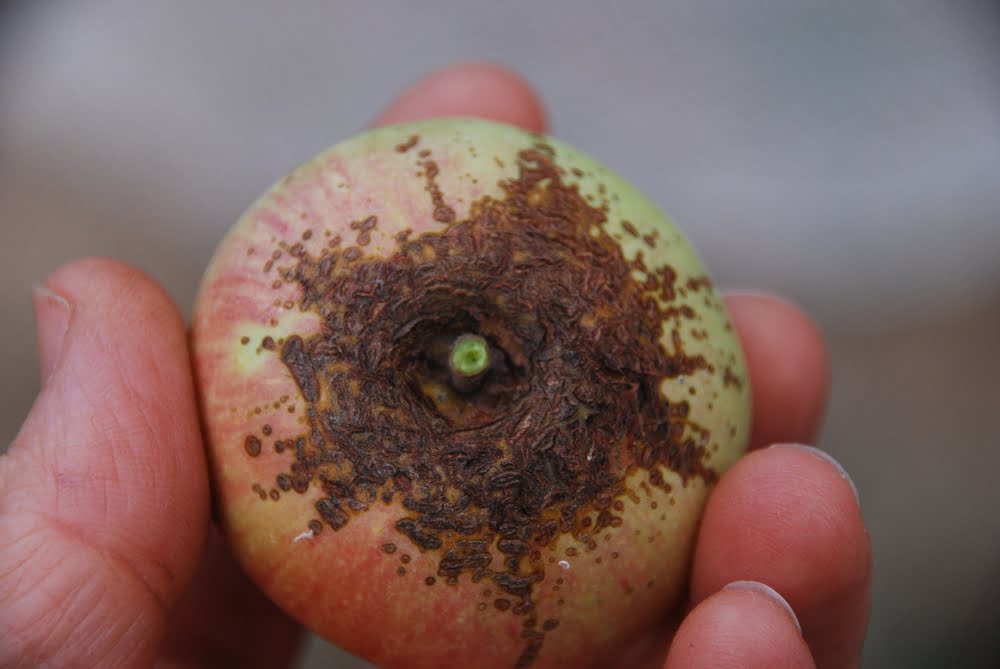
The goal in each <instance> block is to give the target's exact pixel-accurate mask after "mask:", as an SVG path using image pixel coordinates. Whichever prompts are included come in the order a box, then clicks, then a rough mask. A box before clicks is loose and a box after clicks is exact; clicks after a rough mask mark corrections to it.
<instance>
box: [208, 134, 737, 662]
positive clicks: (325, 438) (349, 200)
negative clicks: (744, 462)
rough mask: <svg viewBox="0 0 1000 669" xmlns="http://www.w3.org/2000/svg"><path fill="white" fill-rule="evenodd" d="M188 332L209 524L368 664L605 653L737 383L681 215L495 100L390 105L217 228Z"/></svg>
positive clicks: (652, 602) (665, 574)
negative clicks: (371, 123) (491, 105)
mask: <svg viewBox="0 0 1000 669" xmlns="http://www.w3.org/2000/svg"><path fill="white" fill-rule="evenodd" d="M192 346H193V355H194V364H195V369H196V375H197V383H198V388H199V393H200V402H201V409H202V412H203V420H204V426H205V434H206V439H207V443H208V451H209V459H210V464H211V470H212V476H213V485H214V492H215V496H216V504H217V509H218V515H219V518H220V522H221V524H222V527H223V529H224V531H225V533H226V534H227V536H228V539H229V541H230V542H231V544H232V547H233V549H234V550H235V553H236V555H237V556H238V558H239V560H240V562H241V564H242V565H243V567H244V568H245V569H246V571H247V572H248V573H249V574H250V576H251V577H252V578H253V579H254V581H255V582H256V583H257V584H258V585H259V586H260V588H261V589H262V590H263V591H264V592H265V593H267V594H268V595H269V596H270V597H271V598H272V599H273V600H274V601H275V602H277V603H278V604H279V605H280V606H281V607H283V608H284V609H285V610H286V611H288V613H289V614H291V615H292V616H294V617H295V618H297V619H298V620H300V621H302V623H304V624H305V625H306V626H307V627H309V628H310V629H312V630H314V631H315V632H317V633H318V634H320V635H321V636H323V637H325V638H326V639H328V640H330V641H331V642H333V643H335V644H337V645H339V646H341V647H343V648H344V649H346V650H347V651H349V652H352V653H354V654H356V655H358V656H360V657H362V658H365V659H367V660H369V661H371V662H374V663H375V664H378V665H380V666H383V667H389V668H410V667H434V668H441V667H467V666H476V667H478V668H479V669H487V668H491V667H503V668H505V669H510V668H512V667H528V666H531V667H534V668H538V669H541V668H542V667H563V666H570V665H572V666H575V667H582V666H602V665H604V664H606V663H607V662H608V660H609V658H610V657H612V656H613V655H614V653H615V652H616V651H619V650H620V649H621V648H622V647H623V645H625V644H626V643H627V642H629V641H630V640H632V639H634V638H636V637H637V636H638V635H640V634H641V633H642V632H643V631H645V630H648V629H649V628H650V627H651V626H652V625H655V624H656V623H657V622H658V621H661V620H663V618H664V616H665V615H667V614H668V613H669V612H670V610H671V608H672V607H675V606H676V605H677V604H678V603H679V602H680V600H681V599H682V598H683V596H684V592H685V584H686V578H687V573H688V569H689V565H690V559H691V552H692V545H693V539H694V536H695V532H696V529H697V526H698V521H699V515H700V513H701V510H702V508H703V505H704V502H705V499H706V496H707V495H708V493H709V491H710V489H711V487H712V485H713V483H714V482H715V481H716V480H717V479H718V477H719V476H720V475H721V474H722V472H724V471H725V470H726V469H727V468H728V467H729V466H730V465H731V464H732V463H733V462H734V461H735V460H736V459H737V458H738V457H739V455H740V454H741V453H742V452H743V450H744V449H745V447H746V443H747V438H748V432H749V411H750V410H749V387H748V383H747V378H746V372H745V369H744V364H743V358H742V354H741V351H740V348H739V343H738V341H737V337H736V335H735V333H734V332H733V330H732V328H731V326H730V324H729V321H728V318H727V314H726V311H725V307H724V304H723V302H722V300H721V299H720V297H719V295H718V294H717V293H716V292H715V291H714V289H713V287H712V283H711V281H710V280H709V278H708V276H707V275H706V273H705V270H704V269H703V267H702V265H701V264H700V262H699V260H698V258H697V256H696V255H695V253H694V251H693V250H692V248H691V246H690V245H689V243H688V242H687V241H686V240H685V238H684V237H683V236H682V235H681V233H680V232H679V231H678V230H677V228H675V227H674V225H673V224H672V223H671V222H670V221H669V220H668V219H667V218H666V217H665V216H664V215H663V214H662V213H660V212H659V211H658V209H657V208H656V207H655V205H653V204H652V203H651V202H650V200H648V199H647V198H646V197H644V196H643V195H642V194H640V193H639V192H637V191H636V190H635V189H634V188H633V187H631V186H629V185H628V184H627V183H625V182H624V181H623V180H622V179H621V178H619V177H618V176H616V175H615V174H613V173H612V172H611V171H610V170H608V169H607V168H605V167H603V166H601V165H600V164H598V163H597V162H595V161H594V160H593V159H591V158H589V157H587V156H585V155H584V154H582V153H580V152H578V151H576V150H575V149H573V148H571V147H569V146H567V145H566V144H564V143H562V142H560V141H558V140H555V139H552V138H550V137H546V136H542V135H537V134H532V133H528V132H525V131H523V130H519V129H517V128H513V127H509V126H506V125H502V124H498V123H493V122H488V121H481V120H462V119H438V120H431V121H422V122H417V123H411V124H404V125H398V126H392V127H386V128H381V129H378V130H374V131H372V132H368V133H365V134H362V135H360V136H358V137H355V138H353V139H350V140H348V141H346V142H344V143H342V144H339V145H337V146H335V147H333V148H332V149H330V150H328V151H326V152H325V153H322V154H320V155H319V156H318V157H316V158H314V159H312V160H311V161H309V162H307V163H305V164H304V165H302V166H301V167H299V168H298V169H296V170H295V171H294V172H292V173H291V174H290V175H289V176H287V177H285V178H284V179H283V180H281V181H280V182H279V183H277V184H276V185H275V186H274V187H272V188H271V189H270V190H269V191H268V192H267V193H266V194H265V195H264V196H263V197H262V198H260V199H259V200H258V201H257V202H256V203H255V204H254V205H253V206H252V207H251V208H250V209H249V210H248V211H247V212H246V214H244V216H243V217H242V218H241V219H240V221H239V222H238V223H237V224H236V225H235V226H234V227H233V228H232V230H231V231H230V232H229V233H228V235H227V236H226V237H225V239H224V240H223V242H222V243H221V245H220V247H219V249H218V251H217V252H216V254H215V257H214V259H213V260H212V262H211V265H210V266H209V268H208V270H207V272H206V274H205V277H204V280H203V284H202V287H201V290H200V293H199V296H198V300H197V304H196V307H195V312H194V319H193V324H192Z"/></svg>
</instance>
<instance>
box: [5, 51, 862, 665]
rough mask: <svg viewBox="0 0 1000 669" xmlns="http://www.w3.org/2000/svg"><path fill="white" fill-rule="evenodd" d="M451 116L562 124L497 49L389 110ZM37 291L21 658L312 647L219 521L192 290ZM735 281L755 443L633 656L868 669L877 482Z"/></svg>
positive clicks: (13, 590) (203, 659)
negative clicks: (685, 585) (834, 453)
mask: <svg viewBox="0 0 1000 669" xmlns="http://www.w3.org/2000/svg"><path fill="white" fill-rule="evenodd" d="M445 115H452V116H457V115H463V116H480V117H486V118H492V119H496V120H500V121H505V122H508V123H512V124H515V125H519V126H522V127H524V128H527V129H530V130H535V131H544V130H546V127H547V125H546V119H545V113H544V110H543V108H542V105H541V103H540V101H539V99H538V97H537V96H536V94H535V93H534V92H533V91H532V89H531V88H530V87H529V86H528V85H527V84H526V83H525V82H524V81H523V80H521V79H520V78H518V77H517V76H516V75H514V74H512V73H510V72H508V71H506V70H504V69H501V68H499V67H496V66H492V65H486V64H464V65H458V66H454V67H451V68H448V69H446V70H442V71H440V72H437V73H435V74H433V75H431V76H429V77H427V78H426V79H424V80H422V81H420V82H419V83H417V84H416V85H414V86H413V87H411V88H410V89H408V90H406V91H404V92H403V93H402V94H401V95H400V96H399V97H397V98H396V99H395V100H394V101H393V102H391V103H390V104H389V106H388V107H387V108H386V109H385V111H384V112H383V113H382V114H381V115H380V116H379V117H378V118H377V119H376V121H375V125H381V124H387V123H394V122H400V121H406V120H416V119H419V118H426V117H434V116H445ZM34 298H35V300H34V303H35V316H36V324H37V331H38V348H39V354H40V364H41V374H42V379H43V388H42V391H41V393H40V394H39V396H38V398H37V400H36V401H35V403H34V406H33V407H32V409H31V411H30V413H29V415H28V417H27V419H26V420H25V422H24V425H23V427H22V428H21V431H20V432H19V434H18V436H17V437H16V439H15V440H14V442H13V443H12V444H11V447H10V449H9V450H8V452H7V453H6V454H4V455H3V456H0V667H12V668H13V667H17V668H21V667H25V668H27V667H86V668H98V667H148V666H155V667H160V668H181V667H184V668H195V667H205V668H208V667H213V668H218V667H240V668H241V669H246V668H253V667H261V668H265V667H266V668H268V669H272V668H274V667H282V666H291V665H292V664H293V663H294V661H295V656H296V652H297V648H298V644H299V641H300V637H301V630H300V628H299V627H298V625H296V624H295V623H294V622H293V621H291V620H290V619H288V618H287V617H286V616H285V615H284V614H282V613H281V612H280V611H279V610H278V609H277V608H275V607H274V606H273V605H272V604H271V603H270V602H269V601H267V600H266V599H265V598H264V596H263V595H262V594H261V593H260V592H259V591H258V590H257V589H256V588H255V587H254V586H253V585H252V584H251V583H250V582H249V581H248V580H247V579H246V577H245V576H243V574H242V572H241V571H240V570H239V568H238V567H237V566H236V563H235V560H234V559H233V557H232V556H231V555H230V554H229V552H228V550H227V549H226V547H225V544H224V542H223V541H222V540H221V539H220V537H219V535H218V533H217V531H216V530H215V529H214V528H213V527H212V526H211V523H210V513H209V483H208V473H207V469H206V463H205V456H204V452H203V446H202V442H201V436H200V431H199V423H198V415H197V408H196V405H195V392H194V386H193V381H192V374H191V368H190V363H189V352H188V348H187V340H186V334H185V329H184V323H183V322H182V319H181V316H180V315H179V313H178V310H177V308H176V307H175V305H174V304H172V303H171V301H170V299H169V298H168V297H167V295H166V294H165V293H164V292H163V291H162V289H160V288H159V287H158V286H157V285H156V284H154V283H153V282H152V281H151V280H150V279H149V278H148V277H146V276H145V275H144V274H142V273H141V272H139V271H138V270H136V269H133V268H131V267H128V266H125V265H123V264H121V263H118V262H115V261H111V260H100V259H88V260H80V261H76V262H72V263H70V264H68V265H66V266H64V267H62V268H61V269H59V270H57V271H56V272H55V273H53V274H52V275H51V276H50V277H48V278H47V279H46V280H45V281H44V283H42V284H41V285H39V286H37V287H36V288H35V295H34ZM726 299H727V303H728V305H729V308H730V312H731V315H732V319H733V322H734V325H735V327H736V328H737V330H738V331H739V333H740V337H741V340H742V343H743V346H744V349H745V352H746V355H747V359H748V366H749V373H750V377H751V382H752V386H753V389H754V397H753V408H754V425H753V436H752V444H751V447H752V450H751V452H750V453H749V454H748V455H747V456H746V457H745V458H743V459H742V460H741V461H740V462H738V463H737V464H736V465H735V467H734V468H733V469H732V470H730V471H729V472H728V473H727V474H726V475H725V476H724V477H723V478H722V480H721V481H720V483H719V484H718V486H717V488H716V490H715V491H714V492H713V494H712V496H711V497H710V499H709V502H708V506H707V508H706V510H705V515H704V518H703V520H702V526H701V529H700V533H699V537H698V540H697V544H696V548H695V555H694V564H693V569H692V574H691V586H690V600H689V603H688V606H687V607H685V609H684V610H683V611H682V612H680V613H678V614H675V615H674V616H673V617H672V618H671V619H669V620H664V621H662V624H661V625H660V626H659V627H658V628H656V629H655V630H653V631H652V632H650V633H649V634H648V635H647V636H646V637H645V638H643V639H641V640H639V641H638V642H637V643H636V644H635V645H634V646H633V647H631V648H629V649H627V650H626V651H625V652H624V653H623V655H622V657H621V661H620V663H619V664H618V666H621V667H623V668H624V667H630V668H631V667H639V668H640V669H642V668H654V667H657V668H659V667H667V668H669V669H674V668H679V667H715V668H723V669H725V668H726V667H741V668H749V669H755V668H757V667H760V668H765V667H766V668H769V669H775V668H781V667H819V668H821V669H841V668H848V667H857V666H858V665H859V662H860V655H861V648H862V643H863V640H864V635H865V629H866V625H867V619H868V610H869V605H870V600H869V597H870V595H869V590H870V585H871V552H870V545H869V540H868V535H867V533H866V531H865V528H864V524H863V521H862V517H861V513H860V508H859V504H858V498H857V493H856V491H855V489H854V486H853V484H852V483H851V481H850V479H849V478H848V477H847V474H846V473H845V472H844V471H843V469H842V468H840V466H839V465H837V464H836V463H835V462H834V461H833V460H832V459H830V458H829V457H828V456H826V455H824V454H822V453H820V452H819V451H816V450H814V449H811V448H808V447H803V446H795V445H791V444H799V443H808V442H809V441H811V440H812V439H813V438H814V436H815V431H816V430H817V428H818V425H819V423H820V420H821V417H822V411H823V406H824V403H825V399H826V389H827V384H828V370H827V360H826V353H825V350H824V346H823V343H822V339H821V337H820V335H819V333H818V331H817V329H816V327H815V326H814V325H813V324H812V322H811V321H810V320H809V319H808V318H807V317H806V316H805V315H804V314H802V313H801V312H800V311H799V310H798V309H797V308H796V307H794V306H792V305H790V304H788V303H787V302H785V301H782V300H780V299H777V298H774V297H770V296H767V295H763V294H757V293H732V294H729V295H727V298H726ZM773 444H781V445H778V446H772V445H773ZM765 584H766V585H765ZM779 593H780V594H779Z"/></svg>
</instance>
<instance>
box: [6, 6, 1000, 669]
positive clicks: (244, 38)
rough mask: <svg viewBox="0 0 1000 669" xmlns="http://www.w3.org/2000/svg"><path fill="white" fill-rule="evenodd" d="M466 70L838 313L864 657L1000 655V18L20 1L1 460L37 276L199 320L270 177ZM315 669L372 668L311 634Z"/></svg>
mask: <svg viewBox="0 0 1000 669" xmlns="http://www.w3.org/2000/svg"><path fill="white" fill-rule="evenodd" d="M465 59H475V60H491V61H495V62H499V63H501V64H505V65H508V66H511V67H513V68H514V69H516V70H518V71H520V72H521V73H523V74H524V75H525V76H526V77H527V78H528V79H529V80H530V81H531V82H533V83H534V84H535V85H536V86H537V87H538V88H539V89H540V90H541V91H542V93H543V95H544V97H545V100H546V103H547V106H548V109H549V111H550V114H551V119H552V122H553V131H554V134H556V135H558V136H560V137H561V138H563V139H565V140H567V141H569V142H570V143H573V144H576V145H577V146H579V147H580V148H583V149H585V150H586V151H588V152H589V153H591V154H593V155H595V156H596V157H598V158H599V159H601V160H603V161H604V162H606V163H608V164H609V165H611V166H612V167H613V168H615V169H617V170H618V171H619V172H621V173H622V174H624V176H626V177H627V178H629V179H631V180H632V181H634V182H635V183H636V184H637V185H638V186H639V187H640V188H642V189H643V190H645V191H646V192H648V193H649V194H651V195H652V196H653V198H654V199H655V200H657V201H658V202H659V203H660V204H661V205H662V207H663V208H664V209H665V210H667V211H668V212H669V213H670V214H672V215H673V216H674V217H675V218H676V219H677V221H678V222H679V223H680V225H681V227H682V228H684V229H685V230H686V231H687V232H688V233H689V235H690V237H691V238H692V239H693V241H694V243H695V245H696V246H697V247H698V248H699V249H700V251H701V254H702V255H703V257H704V258H705V260H706V262H707V264H708V265H709V267H710V268H711V269H712V271H713V273H714V275H715V277H716V279H717V280H718V282H719V283H720V284H721V285H723V286H725V287H735V286H741V287H756V288H766V289H770V290H775V291H779V292H781V293H783V294H785V295H788V296H790V297H791V298H793V299H795V300H797V301H798V302H800V303H801V304H802V305H804V306H805V307H806V308H807V309H808V310H809V311H810V312H811V313H812V314H814V315H815V316H816V318H817V319H818V321H819V322H820V324H821V325H822V327H823V329H824V331H825V333H826V336H827V337H828V341H829V345H830V348H831V351H832V360H833V395H832V403H831V406H830V411H829V414H828V417H827V421H826V424H825V427H824V431H823V434H822V437H821V439H820V445H821V446H822V447H824V448H826V449H828V450H829V451H830V452H832V453H833V454H834V455H835V456H836V457H837V458H838V459H840V460H841V461H842V462H843V463H844V464H845V465H846V467H847V468H848V469H849V470H850V471H851V472H852V474H853V476H854V478H855V481H856V482H857V484H858V487H859V488H860V491H861V497H862V504H863V511H864V514H865V517H866V519H867V522H868V524H869V526H870V529H871V534H872V540H873V543H874V548H875V560H876V575H875V593H874V596H875V599H874V615H873V618H872V622H871V630H870V637H869V642H868V645H867V650H866V666H868V667H945V666H947V667H955V666H962V667H973V666H989V667H993V666H996V665H995V664H994V662H995V660H996V658H997V657H998V656H1000V630H998V628H997V625H998V622H1000V518H998V509H1000V490H998V486H997V485H996V481H995V479H996V477H997V476H998V474H1000V437H998V430H997V428H996V422H997V420H998V419H1000V10H998V8H997V5H996V4H995V3H989V2H971V1H949V2H941V1H937V2H934V1H930V0H926V1H925V0H913V1H909V2H905V1H903V0H894V1H886V2H878V1H874V0H868V1H861V0H858V1H841V2H820V1H806V0H799V1H794V0H773V1H765V0H759V1H749V0H747V1H740V0H728V1H723V0H707V1H698V0H686V1H676V2H644V3H633V2H616V3H610V2H608V1H607V0H604V1H597V0H582V1H579V2H574V3H570V2H550V3H545V2H540V1H538V0H535V1H533V2H526V1H520V0H510V1H507V2H503V3H498V2H475V1H466V2H459V1H455V2H445V1H443V0H437V1H433V2H430V1H425V2H419V3H418V2H407V1H406V0H396V1H394V2H388V1H387V2H379V1H375V0H369V1H367V2H353V3H348V2H339V3H337V2H319V1H318V0H317V1H313V2H287V3H277V2H272V3H268V2H264V1H263V0H242V1H236V0H231V1H217V2H201V1H197V0H176V1H174V2H159V3H149V2H147V3H137V2H133V1H131V0H104V1H95V2H75V3H71V2H55V1H46V0H36V1H35V2H7V3H6V4H3V3H2V2H0V231H2V235H0V268H2V270H0V271H2V281H0V311H2V313H3V314H4V316H3V318H2V319H0V340H2V341H3V342H4V343H3V346H2V347H0V365H2V369H3V378H4V383H3V384H2V386H0V443H3V444H6V443H7V442H8V441H9V440H10V439H11V438H12V437H13V435H14V434H15V432H16V429H17V426H18V424H19V422H20V420H21V419H22V417H23V416H24V414H25V412H26V411H27V410H28V407H29V405H30V403H31V401H32V398H33V396H34V393H35V392H36V390H37V385H38V383H37V372H36V367H35V361H34V360H35V358H34V346H35V344H34V338H33V337H34V335H33V325H32V314H31V306H30V294H31V291H30V287H31V284H32V283H33V282H37V281H40V280H41V279H43V278H44V277H45V275H46V274H47V273H48V272H50V271H51V270H53V269H54V268H55V267H57V266H58V265H59V264H60V263H61V262H63V261H65V260H68V259H70V258H74V257H78V256H81V255H84V254H100V255H110V256H115V257H118V258H121V259H124V260H127V261H130V262H132V263H134V264H136V265H138V266H140V267H142V268H143V269H144V270H146V271H147V272H148V273H150V274H151V275H152V276H153V277H155V278H156V279H157V280H159V281H160V282H162V284H163V285H164V286H165V287H166V288H167V290H168V291H169V293H170V294H171V295H172V296H173V298H174V299H175V300H176V301H177V304H178V305H179V306H180V308H181V310H182V311H184V312H185V313H186V314H187V313H189V310H190V306H191V304H192V300H193V296H194V292H195V290H196V287H197V283H198V280H199V277H200V274H201V272H202V269H203V268H204V267H205V265H206V263H207V262H208V259H209V257H210V255H211V253H212V251H213V248H214V246H215V244H216V243H217V241H218V240H219V238H220V237H221V236H222V234H223V233H224V231H225V230H226V228H227V227H228V226H229V225H230V223H231V222H233V221H234V220H235V219H236V218H237V216H238V215H239V214H240V212H241V211H242V210H243V209H244V207H246V206H247V205H248V204H249V203H250V202H251V201H252V200H253V199H254V198H255V197H256V195H257V194H258V193H259V192H260V191H261V190H262V189H263V188H265V187H266V186H268V185H269V184H270V183H271V182H272V181H274V180H275V179H276V178H278V177H279V176H281V175H282V174H283V173H285V172H286V171H287V170H288V169H290V168H291V167H293V166H294V165H296V164H297V163H298V162H300V161H301V160H303V159H305V158H307V157H309V156H310V155H312V154H313V153H315V152H317V151H318V150H319V149H321V148H323V147H325V146H327V145H329V144H332V143H334V142H335V141H338V140H340V139H343V138H346V137H347V136H349V135H351V134H353V133H354V132H355V131H356V130H357V129H359V128H361V127H362V126H363V125H365V123H366V122H367V121H368V120H369V119H370V118H371V117H372V116H373V115H374V114H375V113H376V112H377V111H378V110H379V109H380V107H381V106H382V105H383V104H384V103H386V102H387V101H388V100H389V99H390V97H391V96H392V95H394V94H395V93H396V92H397V91H399V90H400V89H401V88H402V87H403V86H405V85H407V84H409V83H411V82H412V81H413V80H414V79H416V78H418V77H420V76H422V75H424V74H426V73H428V72H429V71H431V70H432V69H434V68H437V67H439V66H443V65H446V64H449V63H452V62H454V61H458V60H465ZM303 666H304V667H321V666H327V667H342V668H346V667H363V666H367V665H364V664H363V663H360V662H358V661H357V660H353V659H350V658H346V657H344V656H343V655H341V654H339V653H338V652H337V651H336V650H334V649H332V648H330V647H329V646H326V645H325V644H323V643H321V642H319V641H316V640H311V641H310V644H309V647H308V649H307V651H306V656H305V658H304V660H303Z"/></svg>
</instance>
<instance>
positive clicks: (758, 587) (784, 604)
mask: <svg viewBox="0 0 1000 669" xmlns="http://www.w3.org/2000/svg"><path fill="white" fill-rule="evenodd" d="M722 589H723V590H749V591H751V592H756V593H757V594H760V595H764V596H765V597H767V598H768V599H770V600H771V601H772V602H774V603H775V604H777V605H778V606H780V607H781V608H783V609H785V611H787V612H788V615H789V617H790V618H791V619H792V622H793V623H795V628H796V629H797V630H798V631H799V634H802V625H800V624H799V617H798V616H796V615H795V611H794V610H792V606H791V604H789V603H788V600H786V599H785V598H784V597H782V596H781V595H780V594H779V593H778V591H777V590H775V589H774V588H772V587H771V586H769V585H764V584H763V583H761V582H759V581H733V582H732V583H730V584H729V585H727V586H725V587H723V588H722Z"/></svg>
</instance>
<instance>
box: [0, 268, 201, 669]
mask: <svg viewBox="0 0 1000 669" xmlns="http://www.w3.org/2000/svg"><path fill="white" fill-rule="evenodd" d="M35 310H36V321H37V328H38V348H39V356H40V365H41V371H42V378H43V382H44V386H43V388H42V391H41V393H40V394H39V396H38V398H37V400H36V401H35V404H34V406H33V407H32V409H31V411H30V413H29V415H28V418H27V419H26V420H25V423H24V425H23V426H22V428H21V431H20V433H19V434H18V436H17V437H16V439H15V441H14V443H13V444H11V447H10V449H9V450H8V452H7V453H6V454H4V455H2V456H0V639H3V640H4V641H3V643H2V644H0V666H3V667H22V666H23V667H34V666H42V665H46V666H66V667H77V666H80V667H83V666H86V667H100V666H122V665H128V666H132V665H136V664H149V663H150V662H151V661H152V658H153V656H154V654H155V652H156V647H157V645H158V643H159V640H160V638H161V636H162V633H163V627H164V619H165V614H166V611H167V608H168V607H169V606H170V605H171V604H172V603H173V601H174V600H175V599H176V598H177V596H178V594H179V592H180V590H181V589H182V588H183V587H184V586H185V585H186V584H187V583H188V582H189V581H190V579H191V576H192V573H193V571H194V568H195V564H196V562H197V559H198V557H199V556H200V554H201V550H202V546H203V541H204V537H205V531H206V524H207V517H208V511H207V508H208V504H207V497H208V493H207V488H208V486H207V477H206V470H205V463H204V456H203V453H202V449H201V443H200V437H199V430H198V421H197V413H196V407H195V401H194V389H193V383H192V379H191V373H190V365H189V357H188V352H187V344H186V339H185V332H184V327H183V323H182V321H181V318H180V316H179V314H178V313H177V310H176V308H175V307H174V306H173V304H172V303H171V301H170V299H169V298H168V297H167V296H166V295H165V294H164V293H163V291H162V290H160V289H159V288H158V287H157V286H156V285H155V284H154V283H153V282H152V281H151V280H150V279H148V278H147V277H145V276H144V275H142V274H141V273H140V272H138V271H136V270H134V269H132V268H130V267H127V266H124V265H122V264H119V263H116V262H112V261H107V260H85V261H79V262H76V263H72V264H70V265H68V266H66V267H64V268H62V269H60V270H59V271H57V272H56V273H55V274H53V275H52V276H51V277H50V278H49V279H48V280H47V281H46V282H45V284H44V285H43V286H40V287H38V288H36V290H35Z"/></svg>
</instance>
